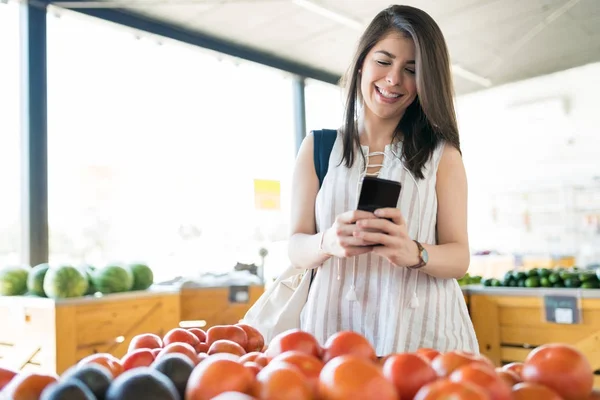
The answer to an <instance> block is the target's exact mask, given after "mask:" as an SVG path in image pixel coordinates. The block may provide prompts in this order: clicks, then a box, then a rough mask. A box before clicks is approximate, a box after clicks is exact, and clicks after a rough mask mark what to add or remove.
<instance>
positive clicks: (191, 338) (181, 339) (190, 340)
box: [163, 328, 200, 348]
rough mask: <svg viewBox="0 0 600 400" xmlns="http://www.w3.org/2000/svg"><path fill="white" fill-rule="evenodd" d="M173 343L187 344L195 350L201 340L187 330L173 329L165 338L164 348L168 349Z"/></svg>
mask: <svg viewBox="0 0 600 400" xmlns="http://www.w3.org/2000/svg"><path fill="white" fill-rule="evenodd" d="M171 343H187V344H189V345H190V346H192V347H193V348H196V346H198V344H199V343H200V340H198V338H197V337H196V335H194V334H193V333H192V332H190V331H189V330H187V329H183V328H173V329H171V330H170V331H169V332H167V333H166V334H165V336H163V346H164V347H167V346H168V345H170V344H171Z"/></svg>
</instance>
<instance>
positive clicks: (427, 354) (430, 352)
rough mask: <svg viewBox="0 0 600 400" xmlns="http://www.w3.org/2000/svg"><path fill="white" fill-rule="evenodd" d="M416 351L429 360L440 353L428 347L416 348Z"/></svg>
mask: <svg viewBox="0 0 600 400" xmlns="http://www.w3.org/2000/svg"><path fill="white" fill-rule="evenodd" d="M416 353H417V354H418V355H420V356H423V357H425V358H426V359H427V360H428V361H429V362H431V361H433V359H434V358H436V357H437V356H439V355H440V352H439V351H437V350H435V349H428V348H422V349H418V350H417V351H416Z"/></svg>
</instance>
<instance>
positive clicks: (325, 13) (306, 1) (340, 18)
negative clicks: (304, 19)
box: [292, 0, 365, 31]
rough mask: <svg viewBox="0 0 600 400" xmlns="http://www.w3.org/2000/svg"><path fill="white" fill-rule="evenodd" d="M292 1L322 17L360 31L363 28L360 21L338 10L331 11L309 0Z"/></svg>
mask: <svg viewBox="0 0 600 400" xmlns="http://www.w3.org/2000/svg"><path fill="white" fill-rule="evenodd" d="M292 2H293V3H294V4H296V5H297V6H300V7H302V8H304V9H306V10H308V11H311V12H313V13H315V14H318V15H320V16H322V17H325V18H329V19H330V20H332V21H336V22H339V23H340V24H342V25H345V26H347V27H349V28H352V29H355V30H357V31H362V30H363V29H364V28H365V26H364V25H363V24H362V22H360V21H357V20H355V19H352V18H350V17H348V16H345V15H342V14H340V13H338V12H335V11H332V10H330V9H328V8H325V7H323V6H321V5H319V4H316V3H314V2H312V1H310V0H292Z"/></svg>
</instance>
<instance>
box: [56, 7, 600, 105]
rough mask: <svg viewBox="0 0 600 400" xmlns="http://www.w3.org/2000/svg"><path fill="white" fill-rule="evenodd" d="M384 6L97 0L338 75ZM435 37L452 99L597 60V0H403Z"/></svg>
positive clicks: (599, 40)
mask: <svg viewBox="0 0 600 400" xmlns="http://www.w3.org/2000/svg"><path fill="white" fill-rule="evenodd" d="M390 3H391V0H105V1H98V2H96V1H81V0H78V1H73V2H54V4H55V5H58V6H61V7H66V8H75V9H79V10H81V9H88V10H89V9H93V8H104V9H106V8H115V9H120V10H124V11H126V12H128V13H134V14H136V15H141V16H143V17H144V18H148V19H152V20H155V21H159V22H161V23H165V24H168V25H170V26H176V27H178V28H179V29H182V30H185V31H191V32H198V33H201V34H204V35H209V36H214V37H217V38H220V39H223V40H225V41H228V42H231V43H234V44H236V45H240V46H243V47H247V48H252V49H256V50H259V51H262V52H263V53H267V54H271V55H273V56H277V57H279V58H282V59H285V60H289V61H291V62H295V63H297V64H302V65H306V66H308V67H312V68H314V69H317V70H322V71H325V72H328V73H330V74H335V75H338V76H339V75H342V74H343V73H344V71H345V69H346V67H347V64H348V62H349V61H350V59H351V57H352V52H353V50H354V46H355V44H356V42H357V40H358V37H359V35H360V33H361V31H362V30H363V29H364V28H365V27H366V25H367V24H368V23H369V21H370V20H371V19H372V18H373V17H374V16H375V15H376V14H377V12H379V11H380V10H382V9H383V8H385V7H387V6H388V5H389V4H390ZM403 4H408V5H413V6H416V7H419V8H422V9H423V10H425V11H427V12H428V13H429V14H430V15H431V16H432V17H433V18H434V19H435V20H436V21H437V22H438V23H439V25H440V27H441V29H442V31H443V32H444V34H445V37H446V40H447V42H448V46H449V49H450V55H451V61H452V63H453V66H454V67H453V72H454V82H455V89H456V93H457V94H458V95H461V94H466V93H470V92H474V91H478V90H481V89H485V88H487V87H491V86H497V85H501V84H505V83H508V82H514V81H518V80H523V79H527V78H530V77H534V76H539V75H544V74H548V73H552V72H556V71H561V70H564V69H568V68H571V67H575V66H579V65H584V64H588V63H591V62H596V61H600V0H409V1H404V2H403Z"/></svg>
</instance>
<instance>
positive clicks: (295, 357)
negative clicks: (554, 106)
mask: <svg viewBox="0 0 600 400" xmlns="http://www.w3.org/2000/svg"><path fill="white" fill-rule="evenodd" d="M271 362H272V363H277V362H285V363H288V364H291V365H293V366H295V367H296V368H298V371H300V372H301V373H302V375H303V376H304V378H305V379H306V381H307V382H308V384H309V386H310V388H311V390H312V392H313V394H314V395H315V396H316V395H317V391H318V387H319V375H320V374H321V370H322V369H323V365H324V363H323V361H321V360H319V359H318V358H317V357H315V356H311V355H309V354H306V353H302V352H300V351H286V352H285V353H282V354H280V355H278V356H277V357H275V358H274V359H272V360H271Z"/></svg>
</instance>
